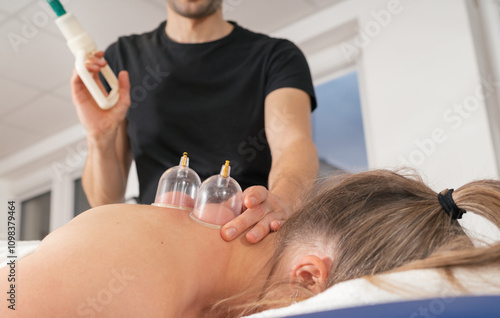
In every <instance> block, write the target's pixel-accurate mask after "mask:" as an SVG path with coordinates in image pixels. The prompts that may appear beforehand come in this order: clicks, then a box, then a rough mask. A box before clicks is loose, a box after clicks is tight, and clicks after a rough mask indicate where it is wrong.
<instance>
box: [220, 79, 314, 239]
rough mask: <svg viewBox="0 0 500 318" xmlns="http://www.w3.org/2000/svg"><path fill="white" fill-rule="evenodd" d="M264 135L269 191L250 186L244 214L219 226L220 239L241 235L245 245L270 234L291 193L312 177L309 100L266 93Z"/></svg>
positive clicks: (294, 93)
mask: <svg viewBox="0 0 500 318" xmlns="http://www.w3.org/2000/svg"><path fill="white" fill-rule="evenodd" d="M265 125H266V135H267V140H268V142H269V147H270V149H271V155H272V166H271V171H270V173H269V191H268V190H266V189H265V188H264V187H261V186H256V187H251V188H248V189H247V190H245V193H244V205H245V206H246V208H247V210H246V211H245V213H242V214H241V215H240V216H239V217H237V218H235V219H234V220H232V221H231V222H229V223H227V224H226V225H224V226H223V228H222V230H221V235H222V237H223V238H224V239H225V240H231V239H232V238H234V237H236V236H238V235H239V234H241V233H243V232H244V231H245V230H246V229H248V228H249V227H250V226H252V225H253V224H256V223H257V224H256V225H255V226H254V227H253V228H252V230H251V231H249V232H248V233H247V234H246V238H247V240H248V241H249V242H251V243H256V242H258V241H260V240H261V239H262V238H264V237H265V236H266V235H267V234H268V233H269V232H270V231H271V230H273V231H276V230H278V228H279V226H280V221H283V220H286V219H287V218H288V216H289V214H290V213H291V207H292V206H293V205H294V204H295V203H296V200H297V198H298V196H297V194H299V193H300V191H303V189H304V187H305V186H307V185H311V184H312V182H313V181H314V180H315V178H316V177H317V173H318V167H319V162H318V154H317V150H316V146H315V145H314V143H313V140H312V129H311V99H310V97H309V95H308V94H307V93H305V92H304V91H302V90H299V89H295V88H281V89H277V90H275V91H273V92H272V93H270V94H269V95H268V96H267V98H266V101H265Z"/></svg>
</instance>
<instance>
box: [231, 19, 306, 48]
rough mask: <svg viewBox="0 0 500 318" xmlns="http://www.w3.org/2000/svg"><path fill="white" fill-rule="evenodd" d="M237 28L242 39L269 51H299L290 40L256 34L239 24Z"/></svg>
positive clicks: (236, 25)
mask: <svg viewBox="0 0 500 318" xmlns="http://www.w3.org/2000/svg"><path fill="white" fill-rule="evenodd" d="M235 27H237V28H238V29H239V34H240V39H242V40H244V41H247V43H248V42H250V43H253V44H254V45H258V46H262V47H263V48H269V49H291V50H298V47H297V46H296V45H295V44H294V43H293V42H292V41H290V40H288V39H283V38H278V37H274V36H272V35H267V34H264V33H259V32H255V31H252V30H249V29H246V28H244V27H242V26H240V25H238V24H235Z"/></svg>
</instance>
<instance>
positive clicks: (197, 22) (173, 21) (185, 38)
mask: <svg viewBox="0 0 500 318" xmlns="http://www.w3.org/2000/svg"><path fill="white" fill-rule="evenodd" d="M167 10H168V11H167V26H166V28H165V32H166V34H167V36H168V37H169V38H170V39H171V40H172V41H175V42H178V43H205V42H211V41H215V40H219V39H221V38H223V37H225V36H227V35H228V34H229V33H231V31H232V30H233V25H232V24H231V23H229V22H227V21H225V20H224V19H223V17H222V9H219V10H218V11H217V12H216V13H214V14H212V15H209V16H206V17H203V18H200V19H191V18H186V17H184V16H181V15H180V14H178V13H177V12H175V10H173V9H172V8H170V7H168V8H167Z"/></svg>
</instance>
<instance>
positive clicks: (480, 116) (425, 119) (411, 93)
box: [359, 0, 498, 233]
mask: <svg viewBox="0 0 500 318" xmlns="http://www.w3.org/2000/svg"><path fill="white" fill-rule="evenodd" d="M391 2H392V4H393V6H392V9H393V10H390V7H389V6H388V4H389V3H391ZM395 3H400V4H399V5H396V4H395ZM370 6H371V8H370V10H365V11H364V12H363V13H362V14H361V15H360V17H359V23H360V26H361V32H362V33H365V34H367V36H368V38H369V41H370V42H369V44H368V45H367V46H366V47H364V49H363V51H362V54H361V59H360V63H359V66H360V73H361V75H360V78H361V86H362V90H363V94H362V95H363V96H362V98H363V116H364V120H365V132H366V140H367V142H368V156H369V158H368V159H369V164H370V166H371V167H373V168H378V167H394V166H399V165H405V166H411V167H414V168H417V169H418V170H419V171H421V172H422V173H423V175H424V176H425V177H426V179H427V180H428V182H429V184H430V185H431V186H432V187H433V188H434V189H435V190H436V191H441V190H443V189H446V188H458V187H460V186H461V185H463V184H465V183H467V182H469V181H472V180H475V179H479V178H496V177H498V167H497V164H496V157H495V149H494V146H493V143H492V138H491V132H490V127H489V125H490V122H489V120H488V115H487V111H486V107H485V99H488V98H493V95H494V86H493V84H494V83H492V82H488V81H487V80H486V78H484V79H483V78H481V77H480V72H479V68H478V63H477V59H476V55H475V49H474V43H473V39H472V34H471V27H470V23H469V19H468V14H467V6H466V2H465V1H464V0H459V1H457V0H440V1H435V0H419V1H401V2H399V1H370ZM381 10H384V13H383V14H381V13H380V12H381ZM391 11H392V12H393V13H391V14H388V13H389V12H391ZM374 12H376V13H377V14H374ZM375 16H378V18H375ZM382 16H383V18H382ZM376 25H379V27H377V26H376ZM497 107H498V104H497ZM497 123H498V121H497ZM464 220H465V221H466V226H471V227H474V228H475V229H476V230H477V231H478V232H480V233H490V232H491V231H492V230H491V229H490V228H489V227H488V226H487V225H485V224H482V222H481V221H480V220H479V219H478V218H474V217H471V216H470V215H467V216H466V217H464Z"/></svg>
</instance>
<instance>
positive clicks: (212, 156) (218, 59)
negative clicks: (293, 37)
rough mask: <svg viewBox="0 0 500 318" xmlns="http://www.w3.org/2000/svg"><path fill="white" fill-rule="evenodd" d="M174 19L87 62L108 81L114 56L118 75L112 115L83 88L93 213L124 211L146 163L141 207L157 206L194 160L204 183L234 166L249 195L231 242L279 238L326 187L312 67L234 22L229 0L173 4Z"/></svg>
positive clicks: (78, 97)
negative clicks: (170, 175)
mask: <svg viewBox="0 0 500 318" xmlns="http://www.w3.org/2000/svg"><path fill="white" fill-rule="evenodd" d="M167 8H168V11H167V12H168V16H167V18H168V19H167V21H168V22H163V23H161V24H160V26H159V27H158V28H157V29H155V30H153V31H151V32H148V33H144V34H140V35H131V36H127V37H121V38H120V39H119V40H118V41H117V42H116V43H114V44H112V45H111V46H110V47H109V48H108V49H107V50H106V53H105V55H104V54H103V52H99V53H97V54H96V55H95V57H94V58H91V59H89V60H88V63H87V68H88V69H89V70H90V71H92V72H94V73H95V74H97V72H98V71H99V70H100V68H101V67H103V66H104V65H106V62H105V61H104V60H103V59H102V57H103V55H104V56H105V60H106V61H107V62H108V63H109V65H110V66H111V68H112V69H113V70H114V71H115V72H116V73H117V74H118V73H119V82H120V99H119V101H118V103H117V104H116V105H115V106H114V107H113V108H112V109H110V110H108V111H103V110H101V109H100V108H99V107H98V106H97V105H96V104H95V102H94V101H93V99H92V97H91V96H90V95H89V93H88V91H87V90H86V88H85V86H84V85H83V83H82V82H81V80H80V78H79V77H78V76H77V75H76V74H75V75H74V76H73V78H72V93H73V101H74V103H75V104H76V106H77V112H78V115H79V118H80V121H81V122H82V124H83V125H84V127H85V129H86V130H87V133H88V134H87V139H88V147H89V153H88V157H87V161H86V165H85V169H84V172H83V176H82V178H83V186H84V189H85V192H86V194H87V197H88V199H89V202H90V203H91V205H92V206H96V205H101V204H108V203H115V202H121V201H123V197H124V193H125V188H126V180H127V176H128V170H129V168H130V165H131V162H132V160H135V162H136V167H137V173H138V177H139V185H140V202H141V203H145V204H150V203H152V202H153V200H154V196H155V193H156V187H157V184H158V180H159V178H160V176H161V174H162V173H163V172H164V171H165V170H166V169H168V168H170V167H172V166H175V165H177V164H178V160H179V156H180V155H181V154H182V153H183V152H184V151H187V152H189V154H190V158H191V161H190V166H191V168H193V169H194V170H195V171H197V172H198V174H199V175H200V177H201V178H202V179H205V178H207V177H209V176H211V175H214V174H217V173H218V172H219V169H220V166H221V165H222V164H223V163H224V160H226V159H229V160H231V165H232V172H231V176H232V177H233V178H235V179H236V180H237V181H238V182H239V183H240V184H241V186H242V188H243V189H246V190H245V192H244V195H245V198H244V205H245V207H244V209H246V212H245V213H243V214H242V215H241V216H240V217H238V218H236V219H234V220H233V221H231V222H229V223H228V224H226V225H225V226H224V227H223V228H222V232H221V235H222V237H223V238H224V239H226V240H231V239H233V238H234V237H236V236H238V235H239V234H241V233H243V232H244V231H245V230H246V229H248V228H249V227H251V226H252V225H254V224H256V225H255V226H254V228H253V229H252V230H251V231H249V232H248V233H247V234H246V237H247V239H248V241H249V242H258V241H260V240H261V239H262V238H263V237H265V235H267V233H269V231H270V230H277V229H278V228H279V226H280V221H282V220H285V219H286V218H287V217H288V214H289V213H290V207H291V206H292V204H294V203H295V200H296V195H297V193H298V192H299V190H300V189H301V188H303V187H304V186H305V185H307V184H308V183H310V182H311V181H312V180H314V178H315V177H316V173H317V169H318V158H317V153H316V148H315V146H314V144H313V142H312V136H311V126H310V125H311V124H310V113H311V111H312V110H313V109H314V108H315V107H316V101H315V96H314V89H313V85H312V80H311V76H310V72H309V68H308V65H307V62H306V60H305V57H304V55H303V54H302V53H301V52H300V50H299V49H298V48H297V47H296V46H295V45H294V44H293V43H291V42H289V41H286V40H281V39H274V38H270V37H268V36H266V35H263V34H257V33H254V32H251V31H248V30H246V29H244V28H242V27H240V26H238V25H237V24H236V23H233V22H227V21H224V19H223V18H222V0H198V1H193V0H190V1H188V0H167ZM96 76H97V75H96ZM103 89H104V88H103ZM256 185H258V186H256Z"/></svg>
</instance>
